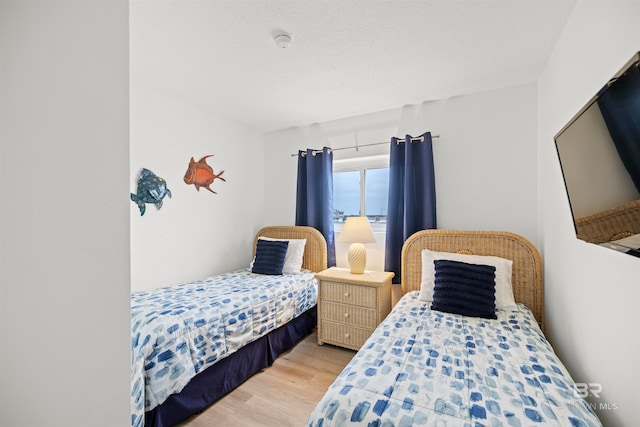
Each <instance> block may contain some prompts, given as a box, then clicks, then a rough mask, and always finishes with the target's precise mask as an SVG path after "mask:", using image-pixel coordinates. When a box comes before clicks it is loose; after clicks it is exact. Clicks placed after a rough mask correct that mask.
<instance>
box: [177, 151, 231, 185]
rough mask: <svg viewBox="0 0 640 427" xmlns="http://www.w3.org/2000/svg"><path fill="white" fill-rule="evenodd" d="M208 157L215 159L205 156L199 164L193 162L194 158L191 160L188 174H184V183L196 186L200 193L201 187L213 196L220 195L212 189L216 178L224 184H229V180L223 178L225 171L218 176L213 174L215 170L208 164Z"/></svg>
mask: <svg viewBox="0 0 640 427" xmlns="http://www.w3.org/2000/svg"><path fill="white" fill-rule="evenodd" d="M207 157H213V154H210V155H208V156H204V157H203V158H201V159H200V160H198V161H197V162H196V161H195V160H193V157H192V158H191V161H190V162H189V168H188V169H187V173H185V174H184V182H186V183H187V184H188V185H191V184H193V185H195V186H196V190H198V191H200V187H204V188H206V189H207V190H209V191H211V192H212V193H213V194H218V193H216V192H215V191H213V190H212V189H211V187H210V185H211V184H212V183H213V181H214V180H215V179H216V178H217V179H219V180H220V181H224V182H227V180H226V179H224V178H223V177H222V174H223V173H224V171H221V172H220V173H219V174H217V175H216V174H215V173H213V168H211V166H209V165H208V164H207Z"/></svg>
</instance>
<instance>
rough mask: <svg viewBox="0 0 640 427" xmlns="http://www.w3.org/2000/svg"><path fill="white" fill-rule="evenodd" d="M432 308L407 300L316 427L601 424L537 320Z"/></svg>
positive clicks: (312, 422)
mask: <svg viewBox="0 0 640 427" xmlns="http://www.w3.org/2000/svg"><path fill="white" fill-rule="evenodd" d="M518 309H519V311H513V312H500V314H498V319H497V320H486V319H479V318H471V317H464V316H459V315H452V314H447V313H442V312H438V311H432V310H430V309H429V304H428V303H425V302H424V301H421V300H419V299H418V292H410V293H407V294H406V295H405V296H403V298H402V299H401V300H400V301H399V302H398V304H397V305H396V307H395V308H394V309H393V311H392V312H391V313H390V314H389V316H388V317H387V318H386V319H385V321H384V322H383V323H382V324H381V325H380V326H379V327H378V329H376V331H375V332H374V333H373V334H372V336H371V337H370V338H369V340H367V342H366V343H365V344H364V346H363V347H362V349H361V350H360V351H359V352H358V353H357V354H356V356H355V357H354V358H353V360H352V361H351V362H350V363H349V365H347V367H346V368H345V369H344V370H343V371H342V373H341V374H340V375H339V376H338V378H337V379H336V381H335V382H334V383H333V384H332V385H331V387H330V388H329V390H328V391H327V393H326V394H325V395H324V397H323V398H322V400H321V401H320V402H319V403H318V405H317V406H316V408H315V409H314V411H313V412H312V414H311V416H310V418H309V421H308V425H309V426H318V427H320V426H323V427H328V426H345V425H349V426H385V427H392V426H396V427H400V426H442V427H444V426H449V427H451V426H469V427H471V426H492V427H498V426H505V427H507V426H511V427H515V426H532V425H535V426H538V425H553V426H573V427H586V426H600V425H601V424H600V421H599V420H598V418H597V417H596V415H595V414H594V412H593V411H592V410H591V407H590V406H589V405H588V404H587V403H586V402H585V401H584V400H583V399H582V398H581V397H579V393H578V391H577V389H576V387H575V384H574V382H573V380H572V379H571V377H570V376H569V374H568V372H567V370H566V369H565V367H564V366H563V365H562V363H561V362H560V361H559V359H558V358H557V356H556V355H555V353H554V351H553V349H552V348H551V346H550V344H549V343H548V342H547V340H546V339H545V338H544V336H543V334H542V332H541V331H540V328H539V327H538V324H537V323H536V321H535V319H534V317H533V314H532V313H531V311H529V309H528V308H526V307H525V306H524V305H520V304H518Z"/></svg>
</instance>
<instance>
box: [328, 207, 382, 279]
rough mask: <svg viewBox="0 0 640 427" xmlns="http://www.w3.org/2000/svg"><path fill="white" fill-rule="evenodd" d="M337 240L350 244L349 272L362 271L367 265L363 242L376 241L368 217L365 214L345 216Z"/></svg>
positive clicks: (359, 272) (356, 272)
mask: <svg viewBox="0 0 640 427" xmlns="http://www.w3.org/2000/svg"><path fill="white" fill-rule="evenodd" d="M337 241H338V242H344V243H351V246H349V267H350V268H351V273H353V274H362V273H364V267H365V266H366V265H367V250H366V249H365V247H364V245H363V243H374V242H375V241H376V238H375V236H374V235H373V230H372V229H371V224H369V219H368V218H367V217H366V216H350V217H347V220H346V221H345V223H344V227H343V228H342V231H341V232H340V234H339V235H338V239H337Z"/></svg>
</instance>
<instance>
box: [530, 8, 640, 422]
mask: <svg viewBox="0 0 640 427" xmlns="http://www.w3.org/2000/svg"><path fill="white" fill-rule="evenodd" d="M638 16H640V3H638V2H635V1H611V2H593V1H581V2H578V4H577V5H576V8H575V9H574V12H573V14H572V16H571V18H570V19H569V21H568V23H567V26H566V27H565V29H564V31H563V33H562V35H561V37H560V39H559V40H558V43H557V45H556V47H555V50H554V52H553V54H552V56H551V57H550V59H549V61H548V63H547V66H546V68H545V71H544V73H543V75H542V77H541V78H540V81H539V90H538V94H539V95H538V96H539V103H538V115H539V127H538V129H539V133H538V155H539V168H538V177H539V179H538V181H539V191H540V193H539V200H540V216H539V220H540V232H541V239H540V240H541V241H543V251H544V262H545V304H546V305H545V307H546V325H547V335H548V337H549V338H550V340H551V342H552V344H553V345H554V347H555V348H556V351H557V352H558V354H559V355H560V357H561V359H562V360H563V361H564V363H565V364H566V366H567V368H568V369H569V371H570V372H571V373H572V375H573V377H574V379H575V380H576V381H578V382H585V383H586V382H589V383H600V384H601V385H602V393H601V395H600V398H595V397H593V396H592V397H591V398H590V401H591V402H592V403H594V404H595V405H596V407H597V408H598V415H599V416H600V418H601V419H602V421H603V423H604V424H605V425H606V426H609V427H611V426H629V425H633V424H634V422H635V420H637V406H638V402H640V388H639V387H638V384H639V383H640V371H639V368H638V366H639V365H638V360H640V333H639V328H640V316H639V315H638V313H639V311H638V300H640V286H639V282H638V277H640V260H638V259H637V258H634V257H631V256H629V255H624V254H620V253H617V252H615V251H611V250H608V249H603V248H600V247H598V246H596V245H591V244H588V243H584V242H582V241H579V240H577V239H576V238H575V235H574V231H573V225H572V220H571V212H570V210H569V204H568V201H567V196H566V192H565V189H564V184H563V181H562V174H561V171H560V165H559V162H558V159H557V155H556V152H555V148H554V143H553V136H554V135H555V134H556V133H557V132H558V131H559V130H560V129H561V128H562V127H563V126H564V125H565V124H566V123H567V122H568V121H569V120H570V119H571V117H573V115H574V114H575V113H576V112H578V111H579V110H580V108H582V106H583V105H584V104H585V103H586V102H587V101H588V100H589V99H590V98H591V97H592V96H593V95H594V94H595V93H596V91H597V90H599V89H600V88H601V87H602V86H603V85H604V83H605V82H606V81H607V80H608V79H609V78H610V77H611V76H613V74H615V73H616V72H617V71H618V70H619V69H620V68H621V67H622V66H623V65H624V64H625V63H626V62H627V61H628V60H629V58H631V56H632V54H633V53H635V52H636V51H637V50H638V49H639V45H638V40H640V27H639V26H638V24H637V17H638ZM601 406H602V409H600V407H601Z"/></svg>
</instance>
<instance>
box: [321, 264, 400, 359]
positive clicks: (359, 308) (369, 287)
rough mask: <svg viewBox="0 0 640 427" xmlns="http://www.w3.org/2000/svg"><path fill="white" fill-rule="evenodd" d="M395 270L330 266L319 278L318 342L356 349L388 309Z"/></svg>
mask: <svg viewBox="0 0 640 427" xmlns="http://www.w3.org/2000/svg"><path fill="white" fill-rule="evenodd" d="M393 276H394V273H388V272H384V271H370V272H365V273H363V274H351V272H350V271H349V270H348V269H342V268H336V267H331V268H329V269H327V270H324V271H321V272H320V273H317V274H316V278H317V279H318V344H320V345H322V344H324V343H328V344H334V345H339V346H341V347H346V348H350V349H353V350H358V349H360V347H362V344H364V342H365V341H366V340H367V338H369V336H370V335H371V333H372V332H373V330H374V329H375V328H376V327H377V326H378V325H379V324H380V322H382V320H383V319H384V318H385V317H387V315H388V314H389V312H390V311H391V279H392V278H393Z"/></svg>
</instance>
